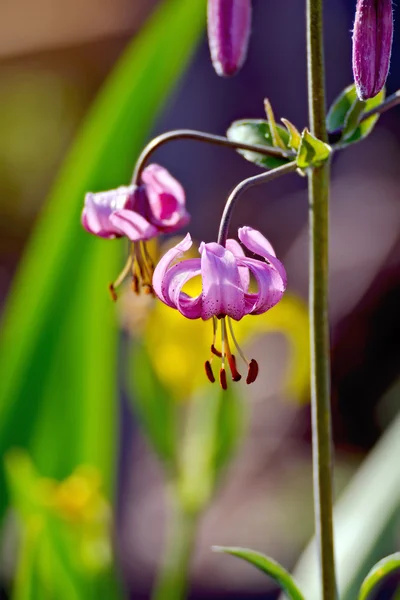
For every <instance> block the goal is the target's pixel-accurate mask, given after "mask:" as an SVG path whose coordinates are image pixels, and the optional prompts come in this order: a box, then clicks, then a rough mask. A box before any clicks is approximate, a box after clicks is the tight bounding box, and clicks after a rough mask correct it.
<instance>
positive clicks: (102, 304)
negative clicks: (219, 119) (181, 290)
mask: <svg viewBox="0 0 400 600" xmlns="http://www.w3.org/2000/svg"><path fill="white" fill-rule="evenodd" d="M204 21H205V0H192V1H191V2H181V0H168V1H166V2H163V3H162V4H160V6H159V8H158V9H157V10H156V11H155V12H154V14H153V16H152V17H151V19H150V20H149V22H148V24H147V25H146V26H145V27H144V28H143V30H142V31H141V33H140V34H139V35H138V36H137V37H136V38H135V39H134V40H133V42H132V43H131V44H130V46H129V47H128V49H127V50H126V52H125V53H124V55H123V57H122V59H121V60H120V61H119V63H118V64H117V66H116V68H115V70H114V71H113V73H112V74H111V76H110V78H109V80H108V81H107V83H106V85H105V87H104V89H103V90H102V92H101V93H100V95H99V97H98V98H97V100H96V102H95V104H94V106H93V108H92V110H91V111H90V113H89V115H88V117H87V119H86V121H85V123H84V125H83V128H82V130H81V132H80V134H79V136H78V137H77V140H76V142H75V144H74V146H73V148H72V149H71V152H70V154H69V156H68V158H67V160H66V161H65V164H64V166H63V169H62V171H61V173H60V175H59V177H58V180H57V182H56V184H55V186H54V189H53V191H52V193H51V195H50V198H49V200H48V202H47V204H46V206H45V208H44V210H43V213H42V215H41V217H40V219H39V221H38V223H37V226H36V228H35V230H34V233H33V235H32V238H31V240H30V242H29V244H28V247H27V250H26V253H25V255H24V258H23V261H22V263H21V265H20V269H19V271H18V274H17V276H16V278H15V282H14V285H13V289H12V292H11V294H10V297H9V300H8V303H7V307H6V310H5V313H4V320H3V324H2V328H1V339H0V380H1V382H2V383H1V390H0V455H1V454H3V453H4V452H5V450H6V449H8V448H9V447H10V446H15V445H18V446H22V447H27V446H28V447H29V446H31V445H32V446H34V447H32V448H31V450H32V452H33V455H34V458H35V460H36V459H37V464H38V468H39V469H40V471H43V472H44V473H45V474H46V475H50V476H54V477H57V478H61V477H63V476H65V475H66V474H67V472H70V471H71V470H72V467H74V466H76V464H77V463H79V462H90V463H92V464H94V465H97V466H98V467H99V468H100V470H101V471H102V473H103V476H104V479H105V482H106V486H108V488H109V489H110V488H111V482H112V479H113V474H112V471H113V465H114V460H115V448H116V440H115V429H116V418H117V412H118V411H117V402H116V401H117V397H116V393H117V385H116V371H117V370H116V348H117V329H116V326H115V315H114V311H115V308H114V306H113V305H112V303H111V302H109V299H108V294H107V290H106V288H107V284H108V282H109V281H111V280H112V279H113V278H114V277H115V276H116V275H117V273H118V270H119V269H118V266H119V261H120V254H121V250H122V249H123V246H122V245H121V244H120V243H119V242H118V241H116V242H113V241H111V242H109V241H104V240H96V239H94V237H92V236H90V235H89V234H87V233H86V232H84V231H83V230H82V227H81V226H80V212H81V209H82V204H83V197H84V194H85V192H87V191H88V190H93V191H96V190H101V189H110V188H112V187H116V186H118V185H121V184H123V183H127V182H128V181H129V179H130V175H131V172H132V168H133V163H134V160H135V157H137V156H138V155H139V153H140V151H141V149H142V147H143V144H144V143H145V142H146V140H147V138H148V135H149V132H150V130H151V127H152V126H153V123H154V120H155V117H156V116H157V114H158V112H159V111H160V109H161V108H162V106H163V104H164V102H165V100H166V98H167V97H168V94H169V93H170V91H171V90H172V88H173V86H174V85H175V82H176V81H177V79H178V78H179V76H180V75H181V73H182V72H183V70H184V68H185V67H186V65H187V62H188V60H189V57H190V55H191V53H192V51H193V49H194V47H195V45H196V42H197V40H198V38H199V35H200V33H201V31H202V30H203V27H204ZM60 448H65V449H66V450H65V452H60ZM0 484H1V485H0V502H1V509H2V510H4V506H5V504H6V494H5V490H4V476H2V481H1V482H0ZM0 513H1V510H0Z"/></svg>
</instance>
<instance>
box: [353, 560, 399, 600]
mask: <svg viewBox="0 0 400 600" xmlns="http://www.w3.org/2000/svg"><path fill="white" fill-rule="evenodd" d="M398 569H400V552H396V553H395V554H391V555H390V556H386V558H383V559H382V560H380V561H379V562H378V563H376V565H375V566H374V567H372V569H371V570H370V572H369V573H368V575H367V576H366V578H365V579H364V581H363V584H362V586H361V590H360V595H359V597H358V598H359V600H367V599H368V597H369V595H370V594H371V592H373V591H374V590H375V588H376V587H377V586H378V585H379V584H380V583H381V581H382V580H383V579H384V578H385V577H386V576H387V575H390V574H391V573H393V571H397V570H398Z"/></svg>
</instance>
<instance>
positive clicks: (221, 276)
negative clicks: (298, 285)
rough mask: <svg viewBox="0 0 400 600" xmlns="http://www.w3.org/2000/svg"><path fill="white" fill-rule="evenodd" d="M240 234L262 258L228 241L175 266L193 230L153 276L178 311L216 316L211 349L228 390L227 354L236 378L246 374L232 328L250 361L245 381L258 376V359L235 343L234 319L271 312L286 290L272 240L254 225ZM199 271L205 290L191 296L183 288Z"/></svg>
mask: <svg viewBox="0 0 400 600" xmlns="http://www.w3.org/2000/svg"><path fill="white" fill-rule="evenodd" d="M238 237H239V240H240V241H241V242H242V243H243V245H244V246H246V248H248V249H249V250H250V251H251V252H253V253H254V254H257V255H258V256H261V257H262V260H260V259H258V258H248V257H246V256H245V254H244V252H243V250H242V248H241V246H240V245H239V244H238V242H237V241H236V240H233V239H228V240H227V243H226V247H224V246H221V245H220V244H217V243H215V242H211V243H209V244H205V243H204V242H202V243H201V244H200V247H199V252H200V258H191V259H187V260H183V261H181V262H178V263H176V264H173V263H174V261H176V259H178V258H180V257H182V255H183V254H184V252H186V251H187V250H188V249H189V248H190V247H191V245H192V240H191V237H190V234H187V235H186V237H185V238H184V239H183V240H182V241H181V242H180V243H179V244H177V245H176V246H175V247H174V248H171V250H169V251H168V252H167V253H166V254H165V255H164V256H163V258H162V259H161V260H160V262H159V263H158V265H157V266H156V268H155V270H154V275H153V290H154V293H155V294H156V295H157V296H158V297H159V298H160V300H162V302H164V303H165V304H167V305H168V306H170V307H171V308H175V309H177V310H179V312H180V313H181V314H182V315H184V316H185V317H187V318H188V319H203V320H207V319H210V318H212V319H213V325H214V337H213V342H212V344H211V353H212V354H213V355H216V356H219V357H220V358H221V359H222V367H221V370H220V383H221V386H222V388H223V389H226V373H225V358H226V359H227V361H228V364H229V367H230V370H231V374H232V379H233V380H234V381H238V380H239V379H240V378H241V375H240V373H239V372H238V370H237V368H236V360H235V357H234V355H233V354H232V352H231V350H230V346H229V336H228V328H229V331H230V334H231V337H232V340H233V343H234V345H235V346H236V348H237V350H238V352H239V354H240V356H241V357H242V358H243V360H244V361H245V362H246V363H247V365H248V374H247V379H246V382H247V383H252V382H253V381H255V379H256V377H257V374H258V365H257V363H256V361H255V360H254V359H252V360H250V361H248V360H247V359H246V357H245V356H244V354H243V352H242V350H241V349H240V348H239V346H238V344H237V342H236V339H235V335H234V332H233V327H232V322H231V319H234V320H236V321H239V320H240V319H241V318H242V317H244V316H245V315H249V314H253V315H257V314H261V313H264V312H266V311H267V310H269V309H270V308H272V307H273V306H275V304H277V303H278V302H279V300H280V299H281V298H282V296H283V293H284V291H285V289H286V272H285V269H284V267H283V265H282V263H281V262H280V261H279V260H278V259H277V258H276V256H275V252H274V250H273V248H272V246H271V244H270V243H269V242H268V240H267V239H266V238H265V237H264V236H263V235H262V234H261V233H260V232H259V231H257V230H256V229H252V228H251V227H241V228H240V229H239V232H238ZM250 274H252V275H253V277H254V278H255V280H256V282H257V287H258V290H257V292H250V291H249V283H250ZM197 275H201V279H202V291H201V293H200V294H199V295H198V296H197V297H195V298H192V297H191V296H188V294H186V293H185V292H183V291H182V288H183V286H184V285H185V283H187V282H188V281H189V280H190V279H192V278H193V277H196V276H197ZM218 320H220V322H221V341H222V351H221V352H220V351H218V350H217V349H216V347H215V339H216V332H217V328H218ZM211 360H212V358H211ZM211 360H209V361H206V363H205V369H206V374H207V376H208V378H209V379H210V381H212V382H214V381H215V378H214V374H213V371H212V368H211Z"/></svg>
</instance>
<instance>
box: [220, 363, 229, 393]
mask: <svg viewBox="0 0 400 600" xmlns="http://www.w3.org/2000/svg"><path fill="white" fill-rule="evenodd" d="M219 382H220V384H221V387H222V389H223V390H227V389H228V384H227V383H226V371H225V369H224V367H222V368H221V369H220V372H219Z"/></svg>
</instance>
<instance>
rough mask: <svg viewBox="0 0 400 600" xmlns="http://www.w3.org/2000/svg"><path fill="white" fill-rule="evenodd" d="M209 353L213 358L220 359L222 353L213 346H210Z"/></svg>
mask: <svg viewBox="0 0 400 600" xmlns="http://www.w3.org/2000/svg"><path fill="white" fill-rule="evenodd" d="M211 352H212V353H213V354H214V355H215V356H218V358H222V352H220V351H219V350H217V349H216V347H215V346H214V344H211Z"/></svg>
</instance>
